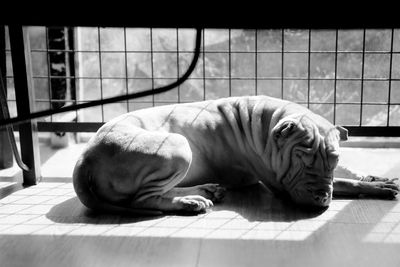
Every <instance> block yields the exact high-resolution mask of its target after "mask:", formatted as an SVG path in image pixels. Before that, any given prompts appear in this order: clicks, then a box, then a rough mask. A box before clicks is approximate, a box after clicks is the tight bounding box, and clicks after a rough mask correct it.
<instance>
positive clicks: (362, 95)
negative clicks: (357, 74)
mask: <svg viewBox="0 0 400 267" xmlns="http://www.w3.org/2000/svg"><path fill="white" fill-rule="evenodd" d="M364 71H365V29H364V30H363V53H362V61H361V93H360V94H361V99H360V123H359V126H360V127H361V126H362V118H363V116H362V115H363V101H364Z"/></svg>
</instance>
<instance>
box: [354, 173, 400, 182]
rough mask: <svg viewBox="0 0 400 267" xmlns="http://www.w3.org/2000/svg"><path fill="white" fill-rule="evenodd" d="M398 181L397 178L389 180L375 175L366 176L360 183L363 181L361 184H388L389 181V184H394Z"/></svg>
mask: <svg viewBox="0 0 400 267" xmlns="http://www.w3.org/2000/svg"><path fill="white" fill-rule="evenodd" d="M398 179H399V178H393V179H389V178H385V177H380V176H375V175H367V176H364V177H362V178H361V180H360V181H363V182H389V181H391V182H394V181H396V180H398Z"/></svg>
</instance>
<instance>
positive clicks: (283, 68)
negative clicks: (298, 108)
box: [280, 29, 285, 99]
mask: <svg viewBox="0 0 400 267" xmlns="http://www.w3.org/2000/svg"><path fill="white" fill-rule="evenodd" d="M281 37H282V38H281V42H282V51H281V61H282V62H281V63H282V66H281V77H280V80H281V98H282V99H283V82H284V77H285V74H284V71H285V67H284V56H285V32H284V30H283V29H282V32H281Z"/></svg>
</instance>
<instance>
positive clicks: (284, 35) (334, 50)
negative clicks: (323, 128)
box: [32, 28, 400, 133]
mask: <svg viewBox="0 0 400 267" xmlns="http://www.w3.org/2000/svg"><path fill="white" fill-rule="evenodd" d="M123 29H124V51H123V52H124V54H125V66H124V67H125V75H124V74H121V77H111V76H112V75H111V74H110V75H107V77H106V76H104V74H106V72H104V73H103V71H102V68H103V67H104V66H102V62H101V61H102V59H101V55H102V53H103V50H102V49H103V47H102V46H101V44H100V42H101V38H100V37H101V36H100V34H101V33H100V29H99V28H98V29H97V31H98V32H97V33H98V38H99V44H98V47H97V50H98V51H90V50H87V49H80V50H78V52H87V53H97V54H98V55H99V61H100V69H101V70H100V73H99V74H100V75H99V77H82V76H79V77H75V76H74V75H70V76H68V77H57V76H55V77H52V76H50V77H47V76H44V75H43V76H40V75H37V76H35V77H34V78H46V79H58V78H63V79H68V78H70V79H74V78H79V79H99V80H100V86H101V99H103V97H104V94H103V88H102V87H103V82H102V81H103V79H113V80H121V79H124V81H125V89H126V90H125V91H126V94H128V92H129V83H130V81H131V80H143V79H146V80H147V79H149V78H148V77H135V78H129V77H128V65H127V64H128V62H127V52H135V53H147V54H150V56H151V77H150V80H151V84H152V89H154V88H155V86H156V85H157V83H158V81H159V79H160V77H155V76H154V75H155V74H157V73H158V72H157V69H156V68H155V67H156V66H155V65H154V64H156V62H158V61H157V58H156V57H155V55H156V54H157V53H164V54H168V53H175V54H176V59H177V62H176V67H177V76H178V77H179V74H180V72H181V69H180V64H179V56H180V53H181V52H185V51H186V50H187V49H181V48H180V47H179V35H180V32H179V29H178V28H175V35H176V50H175V49H174V50H167V51H163V50H162V49H159V48H158V47H157V46H156V45H155V44H156V43H155V42H156V41H157V40H155V39H154V38H156V35H154V34H153V33H155V32H154V31H153V29H152V28H150V29H149V31H150V46H149V47H146V48H144V50H143V51H138V49H129V48H128V47H127V44H126V42H127V40H126V28H123ZM210 31H212V30H210ZM279 31H280V32H278V34H279V33H280V35H281V40H280V41H281V44H279V43H278V44H279V45H280V47H279V46H278V49H274V50H270V49H262V48H261V47H262V43H259V40H262V39H261V37H260V36H261V31H259V30H258V29H255V34H254V35H252V36H251V38H253V39H252V40H251V41H252V42H253V41H255V46H254V47H255V51H253V50H252V49H253V46H252V49H251V50H248V49H247V48H245V47H244V48H238V47H236V46H233V45H234V44H235V41H236V39H234V38H236V37H237V36H238V35H237V34H236V32H234V31H233V30H232V29H227V33H228V36H227V38H226V36H225V35H224V36H223V38H226V39H223V40H224V45H226V43H228V49H227V50H224V49H225V48H224V47H222V46H220V47H222V48H218V47H217V46H214V47H213V48H212V49H211V50H207V53H209V54H210V55H211V56H213V54H214V53H221V55H218V58H219V57H220V56H221V57H223V58H224V62H226V63H228V64H227V65H228V66H226V65H225V66H224V67H227V68H228V75H227V76H225V77H224V73H221V75H215V74H214V73H213V75H206V70H208V69H207V68H208V67H209V66H206V56H205V50H206V49H205V46H204V44H205V38H206V37H205V35H203V36H202V42H203V50H202V52H203V55H202V58H203V66H202V71H203V75H202V76H201V77H190V79H191V80H198V81H202V82H203V86H202V87H203V88H202V91H203V97H202V98H203V99H204V100H205V99H209V96H207V94H210V92H211V91H210V89H209V88H207V83H208V82H213V81H218V82H220V81H221V82H223V83H224V85H228V86H229V88H228V89H229V95H232V93H236V90H233V89H236V87H235V85H236V82H237V81H252V82H254V83H253V84H255V90H253V91H252V93H253V92H254V93H255V94H259V93H260V92H261V84H262V83H261V82H260V81H280V82H281V85H280V96H281V98H284V97H285V98H286V99H288V97H290V95H288V93H287V90H286V89H287V88H289V86H292V85H291V84H292V83H291V82H288V81H294V83H293V84H294V85H296V84H300V85H301V84H304V85H305V84H307V85H306V86H307V92H306V93H307V96H306V97H305V98H304V100H303V99H299V100H298V101H296V102H297V103H299V104H304V105H306V106H307V107H309V108H310V105H316V104H318V105H333V122H337V120H338V118H342V116H341V115H340V114H339V113H338V112H340V111H341V110H340V109H339V108H338V107H337V105H338V104H340V105H341V106H346V105H357V106H358V107H359V111H360V113H359V117H358V119H359V121H358V119H357V118H354V122H355V125H358V126H357V127H364V126H363V118H364V121H365V118H366V117H365V116H366V115H367V114H369V113H366V112H367V111H370V106H366V105H374V106H381V107H382V106H386V107H387V121H386V126H389V125H390V107H391V105H398V104H399V103H394V102H392V101H391V100H390V96H391V94H392V91H393V90H392V88H391V81H400V79H399V78H393V77H392V75H391V70H392V57H393V55H394V54H396V53H397V54H399V53H400V52H395V51H393V48H391V49H390V50H389V48H388V47H387V48H385V47H383V48H381V47H379V48H378V50H379V51H369V50H371V49H370V48H369V47H370V46H368V45H369V43H368V44H367V43H366V42H367V40H368V42H369V41H370V37H369V32H368V31H367V32H366V29H360V32H359V33H361V31H363V32H362V38H363V39H362V47H361V46H360V47H359V48H357V50H356V51H352V50H351V49H350V50H349V51H344V50H346V48H343V47H339V41H340V39H339V33H340V32H339V31H340V30H339V29H336V30H335V37H334V38H335V39H333V37H332V39H331V41H332V42H335V43H334V46H333V45H332V44H331V45H330V47H329V48H328V49H325V47H323V48H317V47H315V48H316V49H317V50H315V51H314V49H312V46H313V47H314V42H315V40H316V41H318V40H319V38H318V36H317V35H315V37H314V35H313V30H311V29H308V47H307V46H304V48H302V49H297V50H293V49H292V47H293V45H292V35H291V32H289V31H286V30H285V29H281V30H279ZM393 31H394V29H392V40H391V42H392V46H393ZM153 35H154V36H153ZM210 36H211V37H212V35H210ZM278 36H279V35H278ZM387 36H388V35H387ZM207 38H208V37H207ZM239 38H241V37H239ZM301 38H303V39H302V40H303V41H304V42H303V44H304V45H306V43H305V42H307V39H306V38H307V30H306V31H302V32H301ZM285 39H287V40H286V44H285ZM360 39H361V38H360ZM220 40H221V39H220ZM225 40H226V41H225ZM274 40H275V39H274ZM388 40H389V39H388ZM276 41H277V42H279V40H278V39H277V40H276ZM217 42H219V41H217ZM268 42H269V41H268ZM210 44H212V45H214V43H210ZM259 45H260V46H259ZM286 46H287V47H286ZM215 48H216V49H215ZM260 48H261V49H260ZM287 48H290V50H289V51H286V50H285V49H287ZM361 48H362V49H361ZM95 49H96V48H95ZM128 49H129V50H128ZM53 50H54V51H58V50H57V49H53ZM53 50H52V49H49V47H47V50H45V49H34V50H32V51H46V52H47V53H50V52H52V51H53ZM70 50H71V49H70ZM117 50H118V49H117ZM117 50H115V51H108V50H107V53H121V51H117ZM145 50H146V51H145ZM259 50H260V51H259ZM264 50H265V51H264ZM386 50H387V51H386ZM59 51H61V50H59ZM62 51H63V52H66V50H62ZM71 51H72V50H71ZM232 53H233V55H232ZM293 53H296V54H299V57H297V55H296V57H294V58H295V60H299V59H300V60H302V58H307V59H306V60H307V64H308V65H305V60H304V61H302V62H301V63H302V64H303V62H304V65H303V66H302V67H301V68H302V69H301V70H302V71H303V70H304V74H305V72H306V71H307V75H301V76H303V77H290V76H291V75H289V74H290V70H291V68H292V66H291V65H290V64H292V62H293V61H292V60H293V59H292V58H289V57H287V58H285V57H286V56H287V55H290V54H293ZM319 53H323V54H329V55H327V56H328V57H329V60H333V59H334V65H333V62H332V61H330V62H329V63H327V64H331V63H332V64H331V65H327V66H328V67H329V72H333V74H332V73H329V76H328V75H327V76H316V75H315V74H314V72H313V70H314V69H315V67H316V66H318V65H315V64H316V63H315V62H318V59H317V57H318V54H319ZM330 53H331V54H330ZM339 53H341V54H350V55H351V56H350V57H352V55H353V54H360V55H361V56H362V59H361V64H360V65H362V66H361V72H362V73H361V77H355V78H346V77H340V76H339V75H340V74H338V70H339V72H340V70H341V69H339V67H341V66H342V65H339V64H340V63H341V64H343V62H342V61H339V60H342V59H341V58H340V56H338V54H339ZM238 54H244V55H253V56H255V60H254V65H255V72H254V77H253V76H251V77H250V76H249V77H246V74H243V76H242V77H240V76H238V75H237V74H238V73H240V71H239V72H238V73H236V72H235V70H236V68H235V67H236V65H234V64H233V63H234V62H235V61H234V59H235V56H236V55H238ZM262 54H280V60H281V66H280V71H281V73H280V75H276V77H268V76H272V75H270V74H269V72H268V70H267V72H263V70H262V69H259V68H260V64H261V62H262V61H261V60H262V58H261V57H260V58H259V56H260V55H262ZM301 54H303V56H302V55H301ZM304 54H306V55H304ZM332 54H334V57H332ZM341 54H340V55H341ZM370 54H376V55H380V54H382V55H390V74H389V77H387V76H382V77H378V78H374V76H372V77H371V75H369V73H370V72H369V69H368V68H369V67H370V65H368V64H369V58H368V55H370ZM314 55H317V56H316V57H315V58H314ZM167 56H168V55H167ZM356 56H358V57H360V56H359V55H356ZM273 57H275V56H273ZM297 58H299V59H297ZM103 59H104V58H103ZM225 59H227V61H225ZM314 59H315V60H314ZM285 60H286V64H285ZM246 62H247V61H246ZM311 63H313V65H312V66H311ZM393 64H395V63H393ZM333 66H334V71H333V70H332V67H333ZM385 66H386V65H385ZM278 68H279V67H278ZM285 68H286V70H285ZM224 70H225V69H224ZM232 71H233V73H232ZM285 71H286V75H285ZM288 71H289V72H288ZM323 71H325V70H324V69H323ZM149 72H150V71H149ZM217 73H218V72H217ZM302 73H303V72H302ZM321 73H322V72H321ZM108 76H110V77H108ZM170 76H171V77H164V76H163V77H162V79H163V82H164V80H176V77H172V76H175V75H170ZM210 76H211V77H210ZM220 76H222V77H220ZM259 76H260V77H259ZM264 76H265V77H264ZM338 76H339V78H338ZM366 76H367V77H366ZM232 79H233V82H232ZM313 81H333V83H329V85H330V86H333V99H332V98H330V100H329V101H324V102H323V103H321V102H318V101H315V100H314V101H312V100H313V98H312V95H311V93H313V92H315V91H312V90H311V89H312V88H313V87H312V86H313V85H314V83H313ZM339 81H360V82H361V99H360V101H359V102H357V101H354V100H352V101H351V102H350V101H348V102H345V103H343V100H340V98H339V97H340V96H341V95H338V92H337V90H338V88H339V87H338V86H339V83H338V82H339ZM367 81H368V82H369V81H382V82H383V81H389V91H388V100H387V101H380V102H374V100H373V99H368V95H367V94H366V93H367V92H368V91H366V90H367V89H369V87H368V84H367V83H366V82H367ZM232 86H233V87H232ZM301 87H302V88H303V89H305V88H304V87H303V85H301ZM331 88H332V87H330V89H329V90H332V89H331ZM180 89H181V88H180V87H178V88H177V90H178V91H177V94H178V100H177V101H175V100H165V101H162V102H159V101H157V103H156V100H157V99H156V98H155V96H154V95H152V99H151V101H147V100H144V101H140V102H141V103H143V104H145V105H147V104H151V105H153V106H155V105H156V104H160V103H161V104H168V103H176V102H178V103H187V102H191V101H187V99H186V98H185V99H183V98H182V92H181V90H180ZM199 89H200V90H201V87H200V88H199ZM211 89H214V88H211ZM289 89H293V88H289ZM207 90H209V91H207ZM285 90H286V91H285ZM364 91H365V92H364ZM211 93H213V92H211ZM331 93H332V92H331ZM267 94H268V93H267ZM278 94H279V92H278ZM300 100H301V101H300ZM368 100H369V101H368ZM41 101H42V99H37V102H41ZM345 101H347V99H346V100H345ZM51 102H54V103H55V102H58V101H57V100H51ZM78 102H84V101H78V100H76V103H78ZM397 102H398V101H397ZM126 105H127V109H129V101H127V103H126ZM101 108H102V122H104V120H105V117H104V116H105V110H104V107H103V106H102V107H101ZM324 110H325V111H326V106H325V109H324ZM385 111H386V110H385ZM329 112H331V109H329ZM329 114H332V113H329ZM329 116H330V115H329ZM44 123H46V122H44ZM339 123H340V122H339ZM364 124H365V123H364ZM41 125H43V124H41ZM46 127H47V126H46ZM352 127H354V126H352ZM42 129H44V128H43V127H40V130H42ZM47 129H50V128H49V127H48V128H47ZM392 133H393V132H392Z"/></svg>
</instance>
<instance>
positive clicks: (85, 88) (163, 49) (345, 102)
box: [6, 27, 400, 127]
mask: <svg viewBox="0 0 400 267" xmlns="http://www.w3.org/2000/svg"><path fill="white" fill-rule="evenodd" d="M62 29H63V34H64V35H63V36H62V37H63V38H64V39H63V40H64V43H65V45H64V46H56V45H54V44H53V45H52V40H53V39H54V38H55V37H54V36H49V33H50V31H51V30H52V29H51V28H47V27H31V28H30V30H29V33H30V41H31V58H32V63H33V80H34V89H35V95H36V108H37V109H38V110H40V109H48V108H57V103H59V105H65V104H66V105H68V104H73V103H82V102H85V101H90V100H96V99H103V98H106V97H111V96H116V95H121V94H127V93H131V92H136V91H141V90H146V89H149V88H155V87H157V86H160V85H165V84H168V83H171V82H172V81H175V80H177V79H178V77H179V76H180V75H181V74H182V73H183V72H184V71H185V70H186V68H187V66H188V65H189V64H190V60H191V57H192V55H193V49H194V38H195V31H194V30H191V29H154V28H96V27H93V28H80V27H78V28H62ZM56 37H57V36H56ZM6 49H7V50H6V53H7V59H8V60H7V63H8V68H7V75H8V76H7V83H8V89H9V93H8V99H9V103H10V106H11V109H12V112H13V110H14V112H15V108H14V109H13V106H15V103H14V101H15V97H14V94H13V92H12V91H13V80H12V75H11V74H12V66H11V60H10V51H9V46H7V48H6ZM57 55H58V56H60V55H61V56H63V57H64V62H53V61H54V60H53V58H56V57H55V56H57ZM57 70H58V72H57ZM57 80H61V81H63V83H61V85H60V83H58V84H57V83H55V81H57ZM55 86H58V87H60V88H61V91H63V92H62V93H61V96H62V97H59V96H58V97H56V96H55V93H57V88H54V87H55ZM59 91H60V90H59ZM261 94H262V95H269V96H274V97H278V98H283V99H287V100H291V101H294V102H297V103H300V104H302V105H305V106H307V107H308V108H310V109H311V110H312V111H314V112H316V113H318V114H321V115H322V116H324V117H325V118H327V119H328V120H330V121H331V122H333V123H335V124H340V125H345V126H359V127H365V126H389V127H390V126H400V30H399V29H353V30H349V29H346V30H342V29H333V30H316V29H301V30H296V29H273V30H267V29H254V30H239V29H205V30H204V34H203V40H202V50H201V56H200V59H199V62H198V65H197V67H196V69H195V71H194V72H193V73H192V75H191V77H189V79H188V80H187V81H186V82H185V83H184V84H183V85H181V86H180V87H178V88H176V89H174V90H172V91H169V92H166V93H163V94H160V95H153V96H148V97H143V98H139V99H134V100H129V101H125V102H123V103H115V104H108V105H104V106H99V107H94V108H88V109H84V110H79V111H76V112H73V114H70V115H71V116H69V117H68V116H64V117H62V116H59V117H54V116H53V117H52V118H50V121H71V118H73V120H75V121H77V122H78V123H81V124H84V123H87V122H101V123H102V122H105V121H108V120H110V119H111V118H113V117H115V116H117V115H119V114H123V113H126V112H129V111H133V110H136V109H141V108H146V107H152V106H158V105H165V104H173V103H184V102H193V101H201V100H208V99H216V98H219V97H227V96H239V95H261ZM12 115H16V114H15V113H14V114H12Z"/></svg>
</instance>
